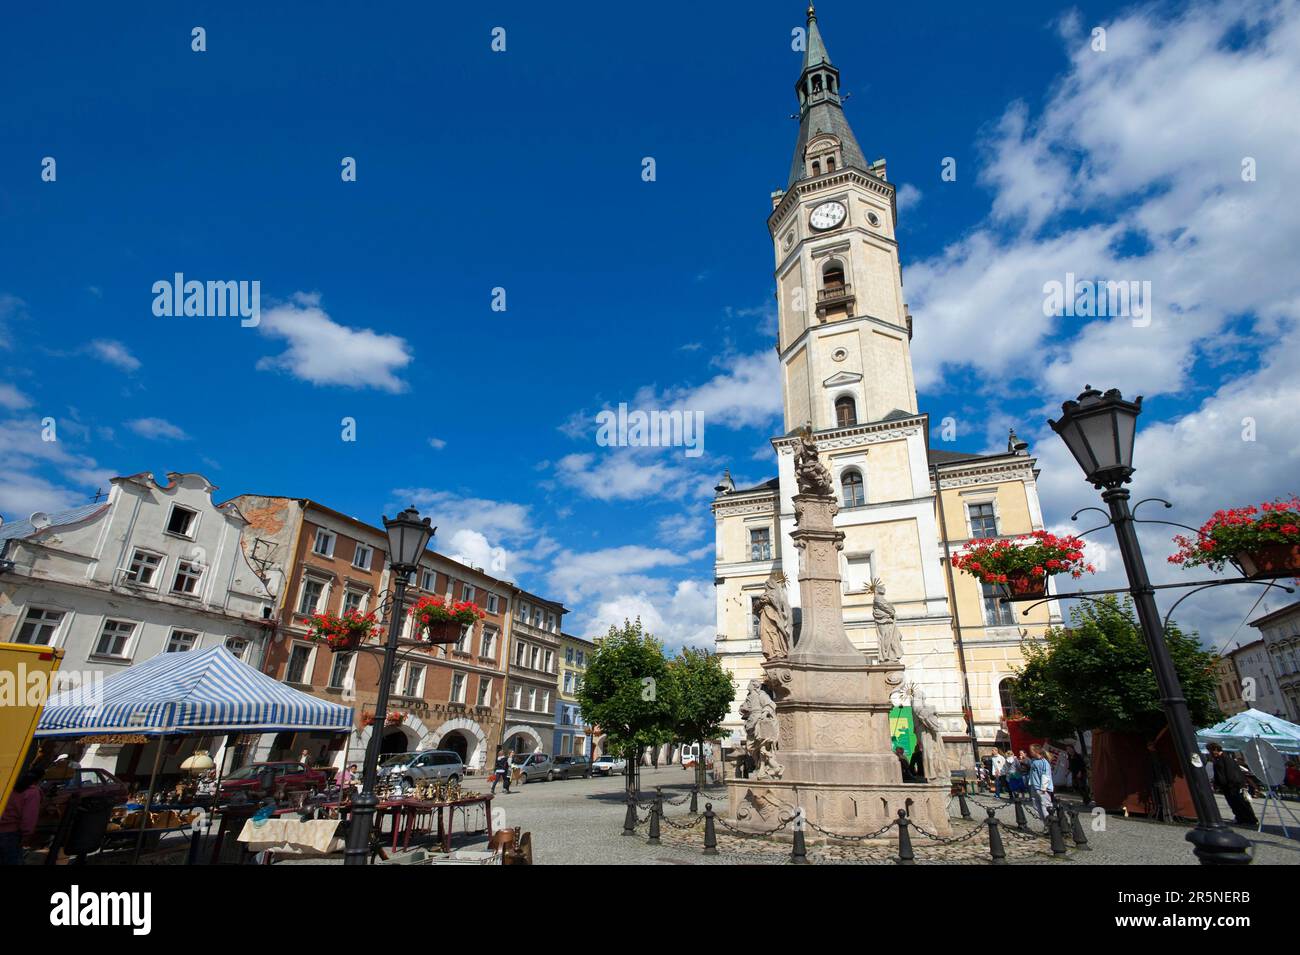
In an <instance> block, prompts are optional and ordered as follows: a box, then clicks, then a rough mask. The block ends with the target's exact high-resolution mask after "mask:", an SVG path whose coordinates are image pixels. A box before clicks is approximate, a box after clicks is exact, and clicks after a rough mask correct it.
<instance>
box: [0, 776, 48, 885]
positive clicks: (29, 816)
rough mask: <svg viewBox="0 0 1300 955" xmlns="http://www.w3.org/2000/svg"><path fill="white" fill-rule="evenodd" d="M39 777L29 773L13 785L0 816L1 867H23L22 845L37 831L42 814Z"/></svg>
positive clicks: (20, 777)
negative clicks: (38, 820) (37, 823)
mask: <svg viewBox="0 0 1300 955" xmlns="http://www.w3.org/2000/svg"><path fill="white" fill-rule="evenodd" d="M40 781H41V774H40V773H38V772H33V771H32V770H30V769H29V770H28V771H27V772H25V773H23V774H22V775H20V776H19V777H18V779H17V780H15V782H14V788H13V792H12V793H10V795H9V802H8V804H7V805H6V806H5V811H4V815H2V816H0V865H22V864H23V843H24V842H26V841H27V840H28V839H30V838H31V837H32V834H33V833H35V832H36V821H37V819H39V818H40V814H41V787H40V786H38V785H37V783H39V782H40Z"/></svg>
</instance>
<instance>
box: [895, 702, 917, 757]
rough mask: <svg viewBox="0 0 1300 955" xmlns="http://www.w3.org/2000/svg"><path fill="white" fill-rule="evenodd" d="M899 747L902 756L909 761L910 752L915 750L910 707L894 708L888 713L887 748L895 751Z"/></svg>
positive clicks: (914, 729)
mask: <svg viewBox="0 0 1300 955" xmlns="http://www.w3.org/2000/svg"><path fill="white" fill-rule="evenodd" d="M900 746H901V747H903V755H905V756H906V757H907V758H908V759H911V758H912V750H914V749H916V727H915V725H914V724H913V723H912V708H911V707H910V706H895V707H894V708H893V709H892V710H890V711H889V748H890V749H891V750H895V749H898V747H900Z"/></svg>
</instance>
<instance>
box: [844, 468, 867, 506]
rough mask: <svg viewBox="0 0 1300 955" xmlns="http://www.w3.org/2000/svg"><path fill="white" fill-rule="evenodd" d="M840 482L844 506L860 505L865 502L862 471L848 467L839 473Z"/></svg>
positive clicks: (865, 495)
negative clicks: (842, 489)
mask: <svg viewBox="0 0 1300 955" xmlns="http://www.w3.org/2000/svg"><path fill="white" fill-rule="evenodd" d="M840 484H841V485H842V486H843V488H844V506H845V507H861V506H862V505H863V504H866V503H867V494H866V489H865V488H864V487H863V484H862V472H861V471H859V470H858V469H857V468H849V469H848V470H847V471H845V472H844V473H843V474H842V475H840Z"/></svg>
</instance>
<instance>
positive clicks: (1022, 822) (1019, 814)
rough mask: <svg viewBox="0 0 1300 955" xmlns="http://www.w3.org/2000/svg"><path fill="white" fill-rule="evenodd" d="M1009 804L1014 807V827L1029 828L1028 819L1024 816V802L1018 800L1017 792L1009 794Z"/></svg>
mask: <svg viewBox="0 0 1300 955" xmlns="http://www.w3.org/2000/svg"><path fill="white" fill-rule="evenodd" d="M1011 804H1012V805H1013V806H1015V807H1016V828H1017V829H1019V830H1021V831H1022V832H1023V831H1026V830H1028V829H1029V820H1028V819H1026V818H1025V804H1024V803H1022V802H1021V801H1020V796H1019V795H1018V794H1017V793H1012V794H1011Z"/></svg>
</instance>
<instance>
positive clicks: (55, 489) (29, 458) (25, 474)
mask: <svg viewBox="0 0 1300 955" xmlns="http://www.w3.org/2000/svg"><path fill="white" fill-rule="evenodd" d="M51 436H52V437H54V438H55V440H46V438H47V437H51ZM61 437H62V431H61V430H60V428H59V425H58V423H57V422H56V424H55V429H54V431H53V433H52V434H51V432H49V431H48V430H47V429H46V428H45V427H44V426H43V425H42V424H41V421H40V420H39V419H37V418H32V419H30V420H24V419H9V420H5V421H0V461H4V468H3V469H0V514H3V515H4V517H5V519H6V520H16V519H22V518H26V517H27V516H28V515H30V514H31V513H32V512H33V511H56V510H60V509H62V508H67V507H73V506H75V505H77V504H84V503H85V502H86V501H87V500H88V499H89V494H88V493H87V490H88V489H90V488H93V487H103V488H106V487H107V486H108V483H107V482H108V477H109V476H110V475H108V473H107V472H105V471H104V470H103V469H101V468H100V467H99V466H98V464H97V463H96V462H95V460H94V458H91V457H89V456H87V455H83V454H78V453H77V452H75V451H74V450H71V449H70V448H69V445H68V442H67V441H65V440H62V439H61Z"/></svg>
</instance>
